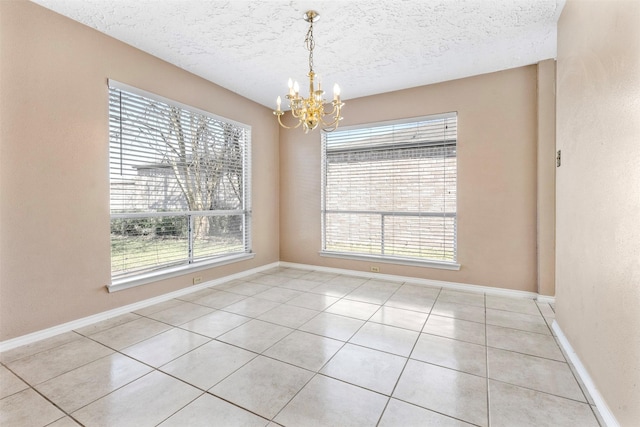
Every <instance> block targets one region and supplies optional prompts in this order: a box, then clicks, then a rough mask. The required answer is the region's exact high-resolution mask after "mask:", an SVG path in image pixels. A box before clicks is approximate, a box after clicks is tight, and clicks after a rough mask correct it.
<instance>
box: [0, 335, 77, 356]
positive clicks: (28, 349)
mask: <svg viewBox="0 0 640 427" xmlns="http://www.w3.org/2000/svg"><path fill="white" fill-rule="evenodd" d="M80 338H82V335H79V334H77V333H75V332H65V333H63V334H59V335H56V336H53V337H51V338H46V339H43V340H40V341H36V342H34V343H31V344H27V345H23V346H20V347H16V348H13V349H11V350H7V351H3V352H2V353H0V362H2V363H9V362H13V361H14V360H18V359H22V358H23V357H27V356H31V355H34V354H36V353H40V352H42V351H46V350H50V349H52V348H55V347H59V346H61V345H63V344H66V343H68V342H71V341H76V340H79V339H80Z"/></svg>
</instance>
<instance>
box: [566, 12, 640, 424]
mask: <svg viewBox="0 0 640 427" xmlns="http://www.w3.org/2000/svg"><path fill="white" fill-rule="evenodd" d="M639 24H640V2H637V1H581V2H578V1H569V2H568V3H567V4H566V5H565V8H564V11H563V12H562V15H561V17H560V21H559V26H558V65H557V66H558V69H557V73H558V82H557V87H558V89H557V92H558V93H557V123H558V125H557V145H558V148H559V149H561V150H562V159H563V160H562V166H561V167H560V168H559V169H558V170H557V223H556V233H557V243H556V244H557V261H556V263H557V268H556V298H557V300H556V301H557V304H556V316H557V320H558V324H559V325H560V327H561V329H562V330H563V332H564V333H565V335H566V336H567V338H568V340H569V341H570V343H571V345H572V346H573V348H574V349H575V351H576V353H577V355H578V357H579V358H580V360H581V361H582V363H583V364H584V366H585V368H586V370H587V371H588V372H589V375H590V376H591V378H592V379H593V381H594V383H595V385H596V387H597V388H598V389H599V391H600V393H601V394H602V396H603V397H604V399H605V400H606V402H607V404H608V406H609V408H610V409H611V411H612V412H613V414H614V416H615V417H616V418H617V420H618V422H619V423H620V424H621V425H623V426H637V425H638V423H639V422H640V362H639V361H640V25H639Z"/></svg>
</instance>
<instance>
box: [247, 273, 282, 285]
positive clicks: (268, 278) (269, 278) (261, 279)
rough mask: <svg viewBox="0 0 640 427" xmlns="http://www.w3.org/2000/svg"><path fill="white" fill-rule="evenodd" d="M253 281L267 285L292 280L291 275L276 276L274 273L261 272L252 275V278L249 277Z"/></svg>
mask: <svg viewBox="0 0 640 427" xmlns="http://www.w3.org/2000/svg"><path fill="white" fill-rule="evenodd" d="M247 280H248V281H250V282H251V283H258V284H260V285H266V286H280V285H281V284H283V283H285V282H288V281H289V280H291V278H290V277H287V276H276V275H272V274H261V275H259V276H256V277H252V278H251V279H247Z"/></svg>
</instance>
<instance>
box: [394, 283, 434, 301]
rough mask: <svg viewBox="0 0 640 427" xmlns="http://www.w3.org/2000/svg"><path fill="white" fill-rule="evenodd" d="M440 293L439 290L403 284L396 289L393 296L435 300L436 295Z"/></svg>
mask: <svg viewBox="0 0 640 427" xmlns="http://www.w3.org/2000/svg"><path fill="white" fill-rule="evenodd" d="M441 291H442V289H441V288H435V287H432V286H422V285H414V284H411V283H405V284H403V285H402V286H400V287H399V288H398V290H397V291H396V293H395V294H396V295H407V296H413V297H416V298H429V299H436V298H437V297H438V295H440V292H441Z"/></svg>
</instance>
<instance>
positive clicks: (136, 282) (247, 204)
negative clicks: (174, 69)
mask: <svg viewBox="0 0 640 427" xmlns="http://www.w3.org/2000/svg"><path fill="white" fill-rule="evenodd" d="M107 88H108V92H109V99H111V90H112V89H115V90H118V91H122V92H128V93H129V94H133V95H136V96H140V97H144V98H148V99H151V100H153V101H157V102H160V103H164V104H167V105H169V106H171V107H177V108H179V109H181V110H186V111H187V112H189V113H195V114H198V115H203V116H205V117H207V118H209V119H213V120H215V121H218V122H222V123H224V124H229V125H232V126H234V127H236V128H239V129H242V130H243V132H244V133H245V141H244V143H243V157H242V177H243V190H244V191H243V200H242V205H243V206H242V208H241V209H235V210H223V211H221V210H205V211H192V210H188V209H187V210H176V211H168V212H163V211H153V210H149V211H144V212H140V213H121V212H118V213H114V212H112V206H113V205H112V188H111V184H110V186H109V187H110V189H109V194H110V202H109V212H110V215H109V216H110V220H109V221H110V223H112V221H113V220H114V219H119V218H123V217H129V216H131V217H136V216H137V217H145V218H146V217H147V216H148V217H164V216H175V217H180V216H187V218H189V219H188V221H193V219H192V218H193V217H194V216H196V215H201V216H216V215H241V216H242V224H243V231H242V237H243V239H242V240H243V242H242V243H243V248H244V251H243V252H233V253H227V254H225V253H222V254H220V255H208V256H206V257H204V258H202V257H201V258H196V257H194V255H193V252H192V251H191V250H190V249H189V253H188V254H187V257H186V258H185V259H186V263H184V261H182V262H181V263H180V264H178V265H165V266H161V267H157V268H155V269H153V268H150V269H148V270H144V271H140V272H133V273H130V274H127V275H121V277H118V275H116V276H114V275H113V270H112V269H111V280H110V283H109V284H108V285H107V288H108V290H109V292H114V291H119V290H123V289H128V288H131V287H135V286H140V285H144V284H147V283H151V282H156V281H159V280H164V279H168V278H171V277H177V276H181V275H186V274H189V273H193V272H197V271H200V270H204V269H209V268H212V267H216V266H222V265H226V264H230V263H234V262H239V261H244V260H248V259H251V258H254V257H255V253H254V252H253V250H252V238H251V237H252V207H251V204H252V203H251V200H252V194H251V168H252V161H251V145H252V142H251V141H252V135H251V126H249V125H246V124H244V123H240V122H237V121H234V120H231V119H227V118H225V117H221V116H218V115H215V114H213V113H211V112H208V111H204V110H201V109H199V108H196V107H193V106H190V105H187V104H183V103H181V102H178V101H175V100H172V99H169V98H165V97H163V96H160V95H157V94H154V93H151V92H147V91H145V90H142V89H139V88H136V87H133V86H130V85H127V84H125V83H121V82H118V81H116V80H112V79H109V80H108V84H107ZM110 103H111V101H109V104H110ZM111 121H112V118H111V112H109V114H108V122H109V128H110V129H109V144H108V150H111V145H112V140H111ZM108 157H109V162H111V153H110V152H109V155H108ZM108 169H109V182H110V183H111V167H109V168H108ZM145 215H147V216H145ZM190 224H191V222H190ZM188 233H189V234H188V240H189V245H191V241H192V240H193V236H192V228H191V227H189V230H188ZM112 262H113V261H112V255H111V254H110V264H111V263H112Z"/></svg>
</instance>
